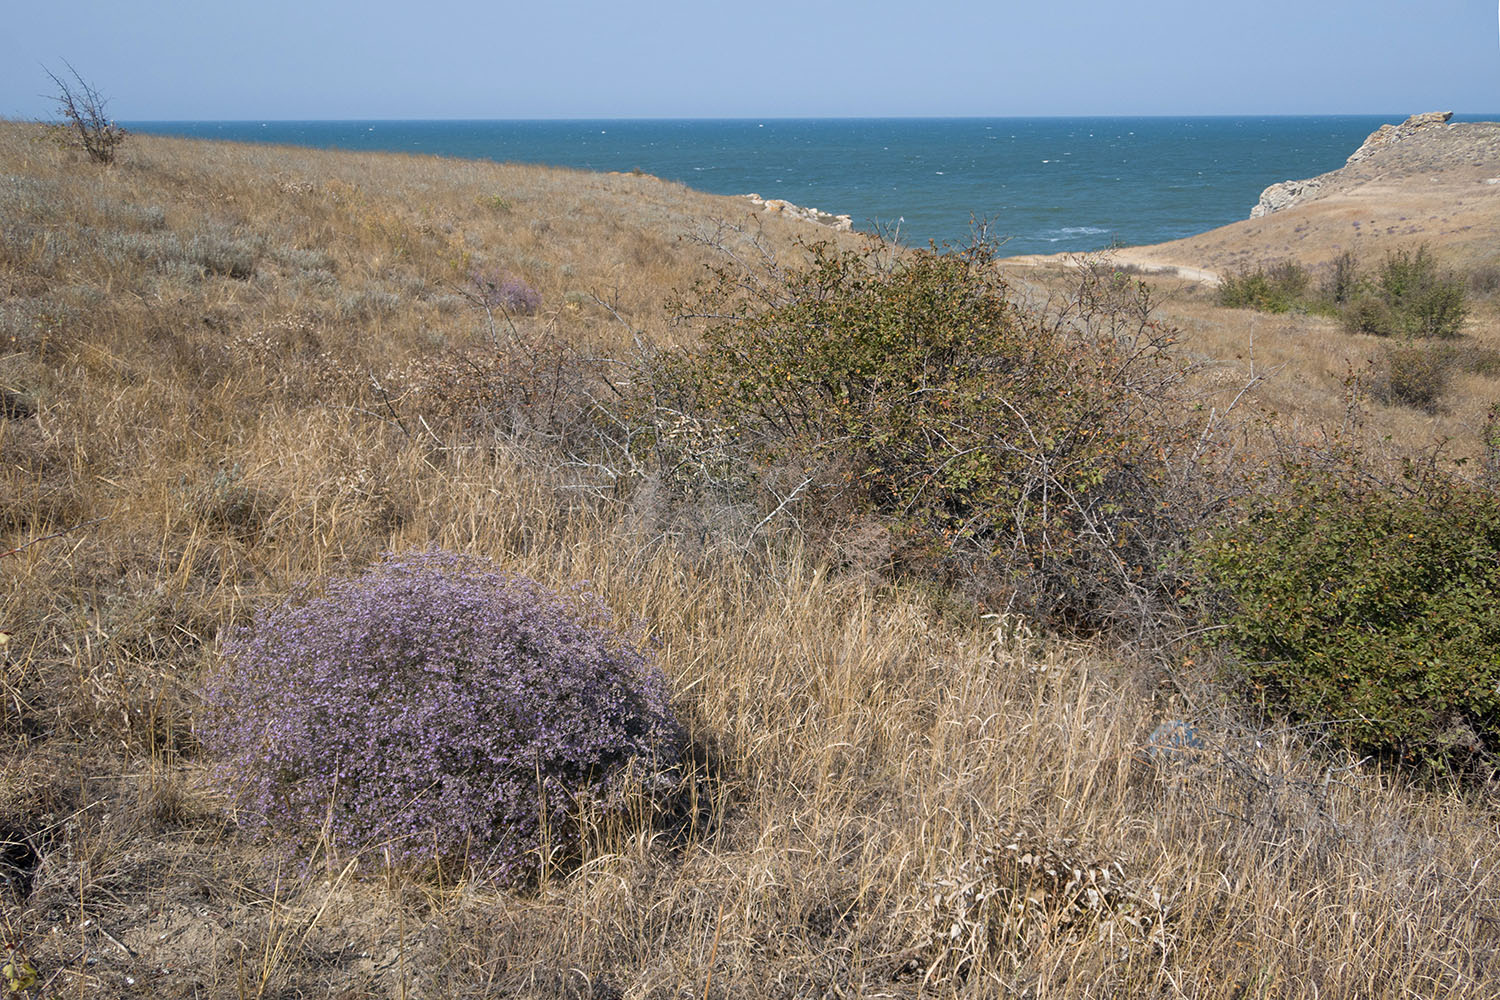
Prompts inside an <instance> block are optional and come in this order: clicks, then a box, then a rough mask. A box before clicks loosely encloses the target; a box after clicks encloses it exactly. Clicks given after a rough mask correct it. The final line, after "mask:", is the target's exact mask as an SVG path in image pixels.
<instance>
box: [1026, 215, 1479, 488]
mask: <svg viewBox="0 0 1500 1000" xmlns="http://www.w3.org/2000/svg"><path fill="white" fill-rule="evenodd" d="M1392 246H1403V247H1405V246H1408V245H1407V244H1404V243H1402V244H1392ZM1378 259H1379V257H1378V256H1375V257H1373V258H1371V260H1372V261H1373V260H1378ZM1260 263H1263V264H1264V263H1271V262H1268V261H1261V262H1260ZM1125 273H1127V274H1132V276H1133V278H1134V279H1135V280H1143V281H1145V282H1147V283H1148V284H1149V285H1150V286H1151V287H1152V289H1153V294H1154V295H1155V296H1156V298H1157V301H1158V302H1159V304H1160V314H1161V316H1162V318H1163V319H1164V320H1165V321H1166V322H1168V323H1170V324H1171V325H1173V326H1174V327H1176V328H1177V329H1178V330H1179V331H1180V336H1181V342H1182V346H1183V349H1184V350H1185V351H1187V352H1188V353H1189V354H1190V355H1191V356H1192V357H1193V358H1194V359H1195V360H1196V361H1198V362H1200V363H1201V365H1202V367H1201V370H1200V373H1199V377H1200V380H1201V384H1202V386H1203V387H1204V388H1207V389H1214V388H1216V387H1219V386H1223V387H1228V388H1231V389H1237V388H1238V387H1240V386H1243V385H1244V384H1245V382H1246V380H1247V379H1249V378H1251V377H1252V376H1253V377H1255V378H1256V379H1258V380H1260V381H1259V382H1258V384H1257V386H1256V388H1255V391H1254V392H1253V393H1251V394H1250V396H1249V398H1248V401H1249V402H1251V403H1253V404H1254V405H1255V407H1256V409H1257V410H1259V411H1260V412H1261V413H1262V414H1264V415H1265V416H1266V417H1267V418H1268V419H1270V420H1272V421H1274V423H1275V424H1276V426H1277V428H1278V430H1279V432H1280V433H1281V434H1282V435H1284V436H1286V437H1288V438H1291V439H1296V440H1310V439H1314V438H1316V437H1317V436H1318V435H1320V434H1321V433H1323V432H1324V431H1325V430H1327V429H1331V428H1337V427H1340V426H1342V425H1344V424H1345V423H1346V421H1347V419H1348V416H1349V403H1350V393H1349V390H1350V388H1351V384H1353V386H1354V387H1355V388H1356V390H1357V397H1358V407H1357V408H1358V410H1359V411H1360V413H1359V419H1360V420H1361V421H1362V422H1363V423H1365V424H1366V429H1367V430H1368V432H1369V433H1370V435H1371V437H1372V438H1375V439H1384V438H1388V439H1389V444H1390V446H1391V447H1393V448H1394V449H1396V450H1398V451H1400V452H1403V453H1406V454H1416V453H1422V452H1426V451H1429V450H1430V449H1431V448H1432V447H1433V446H1434V445H1435V444H1436V443H1438V442H1446V444H1445V448H1446V454H1447V456H1448V457H1450V458H1454V459H1458V458H1462V459H1467V460H1473V459H1475V458H1477V457H1478V455H1479V454H1480V452H1481V450H1482V444H1481V439H1480V435H1481V432H1482V431H1483V428H1484V422H1485V417H1486V414H1487V413H1488V410H1489V408H1490V407H1491V406H1492V405H1494V404H1495V403H1496V402H1497V401H1500V301H1497V300H1496V299H1495V298H1494V297H1493V296H1485V295H1473V294H1471V297H1470V315H1469V318H1468V320H1467V322H1466V323H1465V325H1464V333H1463V335H1462V336H1461V337H1459V338H1457V339H1456V340H1455V341H1453V342H1451V344H1448V345H1444V350H1443V353H1444V354H1445V357H1446V358H1447V361H1448V371H1449V382H1448V384H1447V387H1446V389H1445V391H1444V392H1443V393H1442V395H1441V396H1440V398H1439V399H1438V401H1437V403H1436V406H1435V408H1434V409H1433V410H1432V411H1431V412H1428V411H1426V410H1423V409H1418V408H1415V407H1412V406H1404V405H1401V404H1400V403H1399V402H1396V401H1393V400H1391V399H1390V398H1388V394H1386V393H1383V392H1382V388H1383V386H1382V383H1383V380H1384V379H1385V377H1386V374H1385V366H1386V365H1387V363H1388V362H1387V355H1388V352H1389V351H1390V350H1391V349H1392V348H1396V347H1400V346H1401V344H1400V342H1398V341H1393V340H1392V339H1390V338H1384V337H1375V336H1369V335H1366V334H1354V333H1349V332H1348V331H1347V330H1346V329H1345V328H1344V326H1343V325H1342V323H1341V322H1340V321H1339V320H1338V319H1337V318H1335V317H1331V316H1322V315H1314V314H1299V313H1281V314H1272V313H1260V312H1256V311H1255V310H1252V309H1228V308H1225V307H1223V306H1220V305H1219V304H1218V302H1217V296H1216V290H1215V289H1214V288H1213V287H1212V286H1210V285H1207V284H1205V283H1203V282H1199V281H1194V280H1189V279H1186V278H1182V277H1176V276H1172V275H1166V274H1141V273H1139V272H1134V273H1133V271H1132V269H1131V268H1130V267H1126V268H1125ZM1010 274H1011V275H1012V277H1013V278H1014V280H1016V281H1019V282H1021V283H1023V284H1029V285H1032V286H1034V289H1035V290H1034V296H1035V297H1036V298H1038V299H1039V300H1040V299H1043V298H1045V296H1046V295H1047V294H1049V293H1051V294H1059V293H1062V292H1065V291H1066V290H1067V289H1068V288H1069V287H1071V285H1072V284H1073V283H1076V280H1077V279H1076V277H1074V275H1073V271H1072V270H1071V269H1070V268H1067V267H1065V266H1062V265H1060V264H1051V265H1042V266H1026V267H1024V268H1012V269H1010Z"/></svg>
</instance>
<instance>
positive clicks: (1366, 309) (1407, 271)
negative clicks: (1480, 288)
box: [1344, 246, 1468, 338]
mask: <svg viewBox="0 0 1500 1000" xmlns="http://www.w3.org/2000/svg"><path fill="white" fill-rule="evenodd" d="M1466 299H1467V291H1466V288H1465V282H1464V279H1463V278H1460V277H1458V276H1456V275H1454V274H1451V273H1448V272H1444V271H1441V270H1440V269H1439V268H1438V263H1437V260H1436V258H1434V257H1433V256H1432V254H1431V253H1430V252H1429V251H1428V249H1427V247H1425V246H1421V247H1418V248H1417V249H1416V250H1393V251H1391V252H1390V253H1388V254H1386V257H1385V260H1384V261H1383V262H1382V263H1381V265H1380V267H1379V269H1378V270H1377V271H1376V274H1375V277H1374V280H1373V282H1372V283H1371V286H1370V289H1369V291H1368V292H1366V293H1365V294H1363V295H1361V296H1358V297H1357V298H1356V299H1354V300H1353V301H1352V302H1351V303H1350V304H1349V306H1348V307H1347V308H1346V309H1345V311H1344V324H1345V326H1346V327H1347V328H1348V329H1349V330H1350V331H1351V332H1354V333H1367V334H1373V335H1375V336H1379V337H1421V338H1451V337H1457V336H1458V335H1459V334H1460V333H1461V332H1462V331H1463V323H1464V318H1465V317H1466V316H1467V314H1468V306H1467V301H1466Z"/></svg>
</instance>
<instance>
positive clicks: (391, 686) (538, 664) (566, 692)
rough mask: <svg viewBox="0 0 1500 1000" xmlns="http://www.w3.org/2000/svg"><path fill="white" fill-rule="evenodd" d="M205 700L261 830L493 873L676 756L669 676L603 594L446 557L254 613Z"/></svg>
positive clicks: (237, 788) (229, 773)
mask: <svg viewBox="0 0 1500 1000" xmlns="http://www.w3.org/2000/svg"><path fill="white" fill-rule="evenodd" d="M206 702H207V713H206V718H205V724H204V726H203V729H202V732H203V741H204V744H205V747H206V748H207V749H208V750H209V752H210V753H211V754H213V756H214V757H216V758H217V761H218V764H217V767H216V774H217V776H218V779H219V781H220V782H221V783H222V785H223V786H224V787H225V788H226V789H227V790H228V791H230V792H231V794H232V795H233V796H234V797H235V800H236V801H237V803H238V804H239V805H240V806H241V807H242V808H243V809H244V811H245V812H246V813H247V814H249V815H250V816H251V817H252V819H251V823H252V825H254V824H260V825H263V827H264V828H265V829H266V830H267V831H269V832H271V833H273V834H277V835H282V836H286V837H290V838H292V839H293V840H299V841H302V842H311V841H313V840H315V839H316V838H318V837H320V836H323V835H325V833H326V835H327V836H328V838H329V841H330V844H331V848H332V849H333V850H335V851H338V852H340V853H348V852H351V851H353V852H362V851H375V852H380V853H382V854H384V853H386V852H388V853H389V854H390V855H391V856H393V857H396V858H398V859H400V860H401V861H403V862H405V863H407V864H412V865H417V866H420V865H423V864H429V863H432V862H434V861H435V862H436V863H438V864H440V865H443V866H445V867H446V866H449V865H454V864H457V865H467V866H471V868H472V869H473V870H475V871H477V872H478V873H480V874H481V875H482V876H483V877H488V878H494V879H496V880H498V881H502V882H515V881H519V880H522V879H524V878H526V877H527V876H529V875H532V874H534V873H535V871H536V870H537V866H538V863H539V851H538V849H539V848H540V847H542V846H543V845H544V844H545V845H547V846H549V847H551V848H553V849H556V848H559V847H561V848H563V849H564V850H566V849H567V848H568V847H569V846H570V844H571V845H574V846H576V842H577V839H578V836H579V833H578V824H577V822H576V820H575V818H576V816H577V815H578V811H579V810H580V808H586V809H590V810H598V811H609V810H611V809H613V808H621V809H623V808H624V805H625V796H626V794H627V793H628V792H629V791H630V789H631V788H640V787H643V786H642V784H641V783H640V782H641V780H642V779H644V783H645V784H644V787H647V788H649V787H650V786H651V785H652V783H653V782H655V783H656V784H657V785H664V784H665V783H666V782H667V781H668V772H669V771H670V769H671V768H672V767H673V766H674V765H675V764H676V763H677V761H678V759H679V741H680V730H679V728H678V726H677V723H676V721H675V720H674V718H673V716H672V713H671V709H670V706H669V704H668V697H667V690H666V683H665V680H664V678H663V677H662V675H661V673H660V672H659V671H658V670H657V669H656V668H655V667H654V665H653V664H652V663H651V662H650V660H649V659H648V658H647V656H646V655H645V654H643V653H642V652H641V651H640V649H639V648H638V645H637V644H636V643H634V642H632V641H630V640H629V639H628V638H626V637H624V636H622V635H621V634H620V633H619V632H618V631H616V630H615V629H614V628H613V627H612V624H611V617H610V614H609V612H608V610H607V609H606V608H605V607H604V605H603V604H602V603H601V602H600V601H599V599H598V598H597V597H595V596H593V595H591V594H586V593H579V594H576V595H572V596H563V595H560V594H558V593H556V592H554V591H551V590H548V589H547V588H545V587H543V586H542V585H541V584H539V583H537V582H535V581H534V580H530V579H528V578H526V577H522V576H514V575H509V574H504V573H501V572H498V571H497V570H496V569H495V568H494V567H493V565H492V564H490V563H487V562H485V561H483V560H479V559H473V558H468V557H464V556H460V555H456V554H453V553H448V552H441V551H437V550H432V551H427V552H419V553H410V554H405V555H399V556H388V557H387V558H386V559H385V560H384V561H383V562H381V563H379V564H378V565H376V566H375V567H373V568H372V569H370V570H369V571H367V572H366V573H364V574H363V575H361V576H358V577H354V578H352V579H340V580H334V581H332V582H331V583H330V584H329V585H328V587H327V590H326V593H325V594H324V595H323V596H321V597H316V598H312V599H302V600H293V601H289V602H288V603H286V604H283V605H281V606H280V607H277V608H274V609H271V610H269V611H266V612H264V613H262V614H260V615H259V616H258V617H257V619H256V621H255V623H254V625H253V626H251V627H249V628H245V629H242V630H240V631H239V632H238V633H237V634H236V635H234V636H233V637H232V638H231V639H230V640H229V642H228V643H227V645H226V647H225V650H224V657H223V659H222V661H221V663H220V666H219V667H218V669H217V670H215V672H214V673H213V674H212V675H211V677H210V678H209V681H208V684H207V687H206Z"/></svg>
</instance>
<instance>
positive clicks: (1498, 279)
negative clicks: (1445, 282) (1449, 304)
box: [1469, 264, 1500, 299]
mask: <svg viewBox="0 0 1500 1000" xmlns="http://www.w3.org/2000/svg"><path fill="white" fill-rule="evenodd" d="M1497 292H1500V264H1481V265H1480V266H1479V267H1476V268H1474V269H1473V270H1472V271H1470V272H1469V294H1471V295H1474V296H1476V297H1478V298H1483V299H1489V298H1494V296H1495V294H1496V293H1497Z"/></svg>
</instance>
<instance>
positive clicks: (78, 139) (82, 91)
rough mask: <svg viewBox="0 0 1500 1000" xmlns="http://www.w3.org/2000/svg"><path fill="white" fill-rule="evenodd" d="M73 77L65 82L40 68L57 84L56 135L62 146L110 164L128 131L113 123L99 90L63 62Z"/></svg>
mask: <svg viewBox="0 0 1500 1000" xmlns="http://www.w3.org/2000/svg"><path fill="white" fill-rule="evenodd" d="M63 65H64V66H67V67H68V72H69V73H70V74H71V75H72V77H73V80H72V82H69V81H68V80H65V79H63V78H62V77H60V76H58V75H57V74H56V73H54V72H52V71H51V70H44V72H45V73H46V74H47V77H48V78H49V79H50V80H51V81H52V82H53V84H55V85H56V87H57V97H56V98H54V100H56V102H57V112H58V114H59V115H60V116H61V117H62V120H63V124H61V125H59V126H58V127H57V131H56V135H57V136H58V138H59V139H60V140H62V141H63V142H64V143H65V144H66V145H69V146H76V147H78V148H79V149H82V150H83V151H84V152H85V153H87V154H88V157H89V159H91V160H93V161H94V162H95V163H113V162H114V161H115V155H116V153H117V152H118V151H119V148H120V146H121V145H122V144H123V143H124V142H125V140H126V138H127V137H128V136H129V133H128V132H126V131H125V130H124V129H123V128H121V127H120V126H118V125H116V124H115V123H114V121H113V120H112V119H111V118H110V117H109V114H108V113H107V110H106V108H107V106H108V104H109V102H108V101H106V100H105V99H104V98H103V97H101V96H100V95H99V92H98V91H97V90H95V89H94V88H93V87H92V86H90V85H89V84H88V83H87V82H85V81H84V79H83V77H81V76H79V75H78V71H77V70H76V69H74V68H73V67H72V66H71V65H69V64H68V63H67V62H64V63H63Z"/></svg>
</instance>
